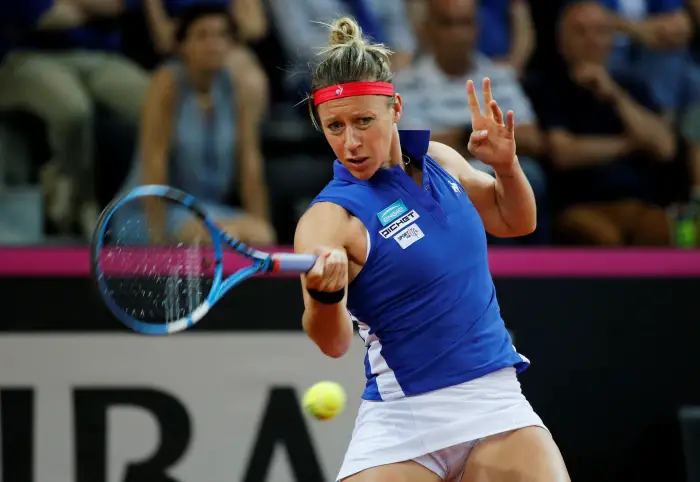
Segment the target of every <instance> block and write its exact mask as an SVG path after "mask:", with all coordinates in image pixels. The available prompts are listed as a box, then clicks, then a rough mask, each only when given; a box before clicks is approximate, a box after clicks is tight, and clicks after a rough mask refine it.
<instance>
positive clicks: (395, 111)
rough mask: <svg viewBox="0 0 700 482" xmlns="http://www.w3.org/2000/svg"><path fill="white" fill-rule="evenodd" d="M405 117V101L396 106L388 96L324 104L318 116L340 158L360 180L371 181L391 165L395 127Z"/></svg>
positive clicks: (397, 101)
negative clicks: (391, 148) (377, 173)
mask: <svg viewBox="0 0 700 482" xmlns="http://www.w3.org/2000/svg"><path fill="white" fill-rule="evenodd" d="M400 113H401V97H400V96H398V95H397V96H396V101H395V102H394V103H393V104H392V103H391V102H390V99H389V98H387V97H386V96H380V95H360V96H357V97H346V98H344V99H338V100H331V101H328V102H325V103H323V104H321V105H320V106H319V108H318V116H319V119H320V121H321V127H322V128H323V133H324V134H325V136H326V139H327V140H328V143H329V144H330V146H331V148H332V149H333V152H334V153H335V155H336V157H337V158H338V159H339V160H340V162H342V163H343V165H344V166H345V167H346V168H347V169H348V171H350V172H351V173H352V175H353V176H355V177H356V178H358V179H363V180H367V179H369V178H371V177H372V176H373V175H374V173H375V172H377V169H379V168H380V167H386V166H387V165H388V164H389V161H390V154H389V151H390V147H391V139H392V136H393V133H394V123H395V122H398V118H399V115H400Z"/></svg>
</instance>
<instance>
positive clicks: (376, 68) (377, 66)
mask: <svg viewBox="0 0 700 482" xmlns="http://www.w3.org/2000/svg"><path fill="white" fill-rule="evenodd" d="M327 26H328V27H329V29H330V35H329V42H328V46H327V47H326V48H325V49H323V51H321V53H320V55H321V56H322V57H323V60H322V61H321V62H320V63H319V64H318V65H317V66H316V68H315V70H314V74H313V79H312V81H311V93H312V95H313V93H314V92H316V91H317V90H319V89H323V88H324V87H329V86H331V85H336V84H345V83H348V82H391V81H392V79H393V77H394V75H393V73H392V71H391V61H390V57H391V54H392V53H393V52H392V51H391V50H389V49H388V48H386V46H384V44H381V43H376V44H375V43H371V42H370V41H369V39H367V38H365V37H364V36H363V34H362V29H361V28H360V26H359V25H358V24H357V22H356V21H355V20H354V19H353V18H351V17H341V18H339V19H337V20H335V21H334V22H333V23H332V24H331V25H327ZM307 101H308V104H309V112H310V114H311V120H312V121H313V123H314V126H315V127H316V128H317V129H320V128H319V126H318V123H317V122H316V115H315V108H314V105H313V99H312V97H311V96H309V98H308V99H307ZM391 101H392V102H393V99H391Z"/></svg>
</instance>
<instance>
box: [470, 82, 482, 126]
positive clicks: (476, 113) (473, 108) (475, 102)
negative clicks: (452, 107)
mask: <svg viewBox="0 0 700 482" xmlns="http://www.w3.org/2000/svg"><path fill="white" fill-rule="evenodd" d="M467 101H468V102H469V111H470V112H471V115H472V119H478V118H480V117H482V114H481V106H480V105H479V99H477V97H476V87H474V82H472V81H471V80H468V81H467Z"/></svg>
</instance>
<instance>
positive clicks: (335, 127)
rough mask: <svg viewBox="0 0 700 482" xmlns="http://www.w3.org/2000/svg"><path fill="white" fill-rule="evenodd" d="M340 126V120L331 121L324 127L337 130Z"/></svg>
mask: <svg viewBox="0 0 700 482" xmlns="http://www.w3.org/2000/svg"><path fill="white" fill-rule="evenodd" d="M341 127H342V124H341V123H340V122H331V123H330V124H328V125H327V126H326V129H328V130H329V131H337V130H339V129H340V128H341Z"/></svg>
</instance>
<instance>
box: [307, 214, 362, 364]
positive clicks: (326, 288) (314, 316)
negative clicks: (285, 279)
mask: <svg viewBox="0 0 700 482" xmlns="http://www.w3.org/2000/svg"><path fill="white" fill-rule="evenodd" d="M350 221H351V217H350V215H349V214H348V212H347V211H346V210H345V209H343V208H342V207H340V206H338V205H336V204H332V203H327V202H321V203H317V204H314V205H313V206H311V208H309V210H308V211H307V212H306V213H305V214H304V215H303V216H302V218H301V219H300V220H299V224H298V225H297V230H296V233H295V236H294V250H295V251H296V252H297V253H313V254H316V255H318V256H319V258H318V261H316V264H315V265H314V267H313V268H312V269H311V271H310V272H309V273H307V274H306V275H302V276H301V287H302V293H303V296H304V316H303V318H302V325H303V327H304V331H305V332H306V334H307V335H308V337H309V338H311V340H312V341H313V342H314V343H316V345H317V346H318V347H319V348H320V349H321V351H322V352H323V353H324V354H325V355H327V356H329V357H332V358H339V357H341V356H343V355H344V354H345V353H346V352H347V351H348V348H349V347H350V343H351V342H352V337H353V325H352V320H351V319H350V313H349V312H348V309H347V285H348V255H347V245H348V240H349V232H350V229H351V223H350ZM309 290H315V291H316V292H317V293H320V296H332V295H331V294H332V293H337V292H339V291H341V290H342V299H340V300H339V301H337V302H334V303H324V302H321V301H318V300H317V299H315V298H314V297H313V296H312V295H311V294H309ZM317 297H318V295H317Z"/></svg>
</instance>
